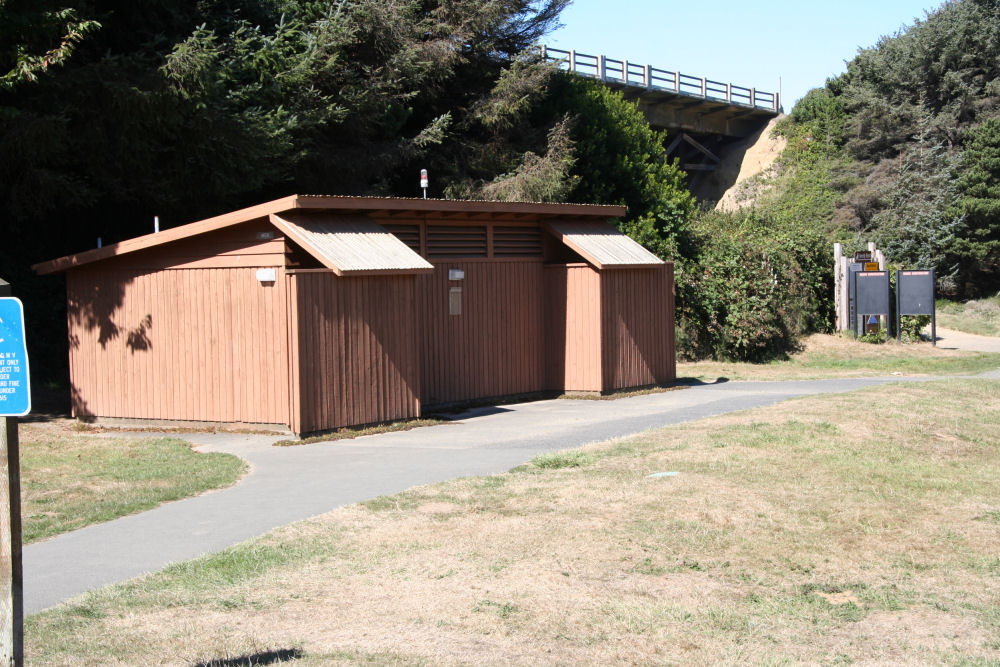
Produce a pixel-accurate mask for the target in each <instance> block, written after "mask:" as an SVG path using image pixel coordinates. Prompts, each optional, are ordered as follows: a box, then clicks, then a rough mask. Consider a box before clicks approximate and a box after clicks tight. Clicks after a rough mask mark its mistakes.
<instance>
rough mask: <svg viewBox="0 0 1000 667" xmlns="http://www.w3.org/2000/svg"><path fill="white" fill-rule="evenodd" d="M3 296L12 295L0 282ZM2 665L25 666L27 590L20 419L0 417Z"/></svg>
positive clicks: (0, 649)
mask: <svg viewBox="0 0 1000 667" xmlns="http://www.w3.org/2000/svg"><path fill="white" fill-rule="evenodd" d="M0 296H11V289H10V285H9V284H8V283H7V282H6V281H5V280H3V279H0ZM0 467H3V473H4V474H3V483H2V484H0V487H2V488H0V625H2V627H0V665H2V666H3V667H7V665H13V666H14V667H21V666H22V665H24V644H23V639H24V590H23V588H22V574H21V465H20V458H19V456H18V442H17V417H0Z"/></svg>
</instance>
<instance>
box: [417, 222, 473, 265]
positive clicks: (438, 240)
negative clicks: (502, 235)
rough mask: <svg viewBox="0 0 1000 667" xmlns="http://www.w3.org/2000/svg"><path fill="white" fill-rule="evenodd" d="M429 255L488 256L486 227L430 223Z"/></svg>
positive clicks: (456, 256) (429, 256) (428, 227)
mask: <svg viewBox="0 0 1000 667" xmlns="http://www.w3.org/2000/svg"><path fill="white" fill-rule="evenodd" d="M427 257H428V258H431V259H458V258H460V257H486V227H464V226H463V227H459V226H450V225H428V226H427Z"/></svg>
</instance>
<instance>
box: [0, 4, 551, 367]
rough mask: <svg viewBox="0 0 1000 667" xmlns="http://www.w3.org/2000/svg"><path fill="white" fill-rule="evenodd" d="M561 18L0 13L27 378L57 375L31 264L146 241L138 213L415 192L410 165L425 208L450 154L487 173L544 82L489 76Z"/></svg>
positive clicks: (363, 7) (58, 320)
mask: <svg viewBox="0 0 1000 667" xmlns="http://www.w3.org/2000/svg"><path fill="white" fill-rule="evenodd" d="M567 3H568V0H535V1H529V0H477V1H473V0H449V1H447V2H444V1H440V2H439V1H435V0H426V1H417V0H404V1H403V2H394V3H385V2H381V1H380V0H358V1H356V2H344V1H342V0H340V1H334V0H328V1H314V0H204V1H201V2H182V1H180V0H151V1H149V2H141V3H136V2H121V1H119V0H75V1H74V2H72V5H73V7H72V8H63V7H62V6H60V5H56V4H54V3H51V2H48V1H47V0H45V1H43V2H35V0H31V1H30V2H29V1H27V0H3V1H2V2H0V77H2V85H0V154H2V155H3V156H4V160H3V162H2V163H0V226H2V228H3V229H4V230H5V231H6V232H7V233H8V240H7V241H6V245H5V252H4V254H3V257H2V259H0V276H2V277H4V278H5V279H7V280H8V281H10V282H11V283H13V284H14V285H15V288H16V290H17V292H18V294H19V295H20V296H21V297H22V298H24V300H25V301H26V302H27V303H28V304H29V305H28V313H27V317H28V319H29V326H30V327H31V329H32V331H33V335H32V336H31V341H32V345H33V347H34V350H35V352H34V353H33V370H35V371H36V373H35V374H36V376H39V375H40V376H41V377H50V378H51V377H55V378H58V376H59V375H61V370H60V369H62V368H64V365H65V358H66V355H65V345H66V342H65V335H64V331H65V329H64V327H65V324H64V323H65V319H64V314H63V312H62V303H63V298H64V297H63V293H62V286H61V285H60V281H58V280H55V279H52V278H44V279H41V280H39V279H37V278H36V277H35V276H34V275H33V274H32V272H31V271H30V269H29V266H30V264H32V263H34V262H38V261H42V260H45V259H50V258H53V257H58V256H60V255H64V254H68V253H70V252H77V251H80V250H82V249H85V248H88V247H93V246H94V244H95V241H96V239H97V237H102V238H103V241H104V243H110V242H114V241H118V240H121V239H123V238H129V237H133V236H136V235H138V234H141V233H145V232H147V231H151V226H152V217H153V216H154V215H159V216H160V217H161V220H162V222H163V224H164V226H165V227H170V226H173V225H177V224H182V223H185V222H189V221H191V220H196V219H198V218H202V217H207V216H209V215H214V214H218V213H221V212H224V211H227V210H232V209H233V208H238V207H240V206H245V205H249V204H253V203H257V202H260V201H263V200H267V199H270V198H273V197H276V196H282V195H286V194H289V193H291V192H306V193H308V192H319V193H330V194H388V195H416V194H417V193H418V192H419V190H418V188H417V181H416V177H415V174H417V173H418V170H419V168H421V167H426V168H428V169H429V170H430V171H431V173H432V179H434V180H432V185H431V192H432V194H439V193H441V192H442V191H443V189H444V188H445V186H447V185H448V183H449V182H455V181H458V180H460V178H462V177H464V175H465V174H464V172H463V171H462V168H463V164H464V163H465V159H466V156H470V155H471V156H477V155H491V154H499V155H501V156H502V158H505V157H506V154H505V150H504V148H505V146H506V145H507V144H508V143H510V141H509V140H508V139H506V138H505V136H504V135H505V134H506V135H515V134H517V132H516V131H515V130H514V127H515V125H516V122H514V121H512V120H511V119H516V118H517V117H518V114H523V113H524V111H525V106H526V105H527V106H530V104H531V103H532V102H533V101H535V100H537V99H539V98H540V96H541V95H543V94H544V91H545V86H544V84H545V82H546V81H547V76H542V77H539V76H537V75H536V76H534V78H532V77H513V76H507V77H502V76H501V74H502V72H504V71H506V70H516V69H517V68H518V67H520V65H519V64H518V63H519V57H520V56H521V55H522V54H525V53H527V51H528V50H529V47H530V46H531V45H532V44H533V43H535V42H536V41H537V39H538V38H539V37H540V36H541V35H542V34H544V33H545V32H546V31H547V30H548V29H549V28H550V27H551V26H552V25H554V23H555V21H556V20H557V19H558V15H559V12H560V11H561V10H562V8H563V7H564V6H565V5H566V4H567ZM525 67H526V68H528V69H529V70H531V71H532V72H535V71H536V70H537V69H538V67H539V66H538V64H537V63H532V62H530V59H527V60H526V61H525ZM522 100H523V101H522ZM551 129H552V128H551V127H544V128H539V129H538V131H539V133H540V135H541V136H542V137H545V136H546V135H547V134H548V133H549V132H550V130H551ZM475 161H476V160H471V162H475ZM480 161H483V160H480ZM499 161H500V162H504V160H503V159H501V160H499ZM504 164H506V163H504ZM497 173H499V170H497V171H493V172H492V173H490V174H489V177H490V178H492V177H493V176H495V175H496V174H497ZM60 331H62V332H63V333H60ZM63 377H64V376H63Z"/></svg>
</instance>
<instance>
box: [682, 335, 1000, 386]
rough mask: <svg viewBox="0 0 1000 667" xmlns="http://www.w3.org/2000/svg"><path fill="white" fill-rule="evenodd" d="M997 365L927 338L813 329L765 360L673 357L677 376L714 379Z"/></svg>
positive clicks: (992, 357) (946, 371)
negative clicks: (884, 338)
mask: <svg viewBox="0 0 1000 667" xmlns="http://www.w3.org/2000/svg"><path fill="white" fill-rule="evenodd" d="M998 366H1000V354H987V353H982V352H969V351H962V350H946V349H942V348H939V347H934V346H933V345H931V344H930V343H910V344H899V343H897V342H896V341H895V340H890V341H888V342H886V343H882V344H873V343H863V342H859V341H856V340H854V339H853V338H852V337H850V336H848V335H843V336H831V335H828V334H813V335H811V336H809V337H807V338H805V339H804V341H803V345H802V349H801V350H800V351H799V352H797V353H795V354H793V355H791V356H790V357H789V358H788V359H786V360H778V361H772V362H769V363H766V364H747V363H741V362H722V361H696V362H683V361H680V362H678V363H677V377H679V378H697V379H701V380H709V381H711V380H715V379H716V378H719V377H724V378H728V379H730V380H812V379H819V378H829V377H866V376H873V375H874V376H879V375H892V374H895V375H960V374H977V373H981V372H983V371H986V370H993V369H994V368H997V367H998Z"/></svg>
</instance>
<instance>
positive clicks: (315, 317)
mask: <svg viewBox="0 0 1000 667" xmlns="http://www.w3.org/2000/svg"><path fill="white" fill-rule="evenodd" d="M416 279H417V277H416V276H368V277H352V278H340V277H337V276H335V275H334V274H333V273H331V272H327V271H292V272H289V274H288V281H289V296H290V299H289V321H290V322H292V327H291V328H290V330H289V332H290V345H291V348H292V358H293V359H297V360H298V362H297V363H295V362H294V361H293V363H292V367H293V371H292V386H293V388H294V389H293V395H292V430H293V431H295V432H297V433H308V432H312V431H321V430H328V429H333V428H338V427H341V426H347V425H354V424H371V423H376V422H385V421H391V420H394V419H404V418H408V417H417V416H419V415H420V399H419V393H418V392H419V391H420V363H419V358H418V356H417V355H418V344H417V341H418V339H419V335H418V332H417V329H416V321H417V320H416V316H415V305H416V304H415V298H414V290H415V281H416Z"/></svg>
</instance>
